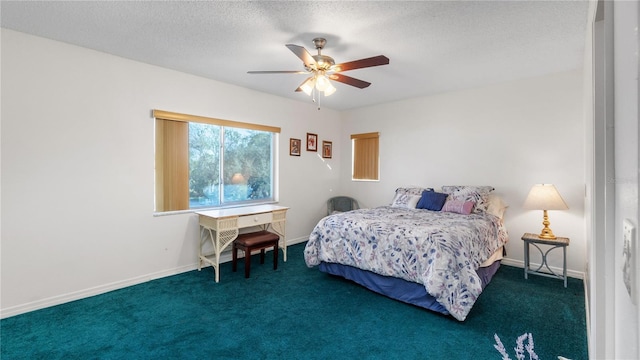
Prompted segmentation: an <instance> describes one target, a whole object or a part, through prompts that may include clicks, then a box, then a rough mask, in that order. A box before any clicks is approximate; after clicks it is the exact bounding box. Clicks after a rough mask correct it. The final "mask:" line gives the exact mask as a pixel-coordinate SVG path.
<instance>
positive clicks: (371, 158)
mask: <svg viewBox="0 0 640 360" xmlns="http://www.w3.org/2000/svg"><path fill="white" fill-rule="evenodd" d="M379 138H380V133H377V132H373V133H365V134H353V135H351V147H352V154H353V155H352V156H353V157H352V164H353V167H352V172H351V178H352V180H380V171H379V163H380V159H379V151H380V145H379Z"/></svg>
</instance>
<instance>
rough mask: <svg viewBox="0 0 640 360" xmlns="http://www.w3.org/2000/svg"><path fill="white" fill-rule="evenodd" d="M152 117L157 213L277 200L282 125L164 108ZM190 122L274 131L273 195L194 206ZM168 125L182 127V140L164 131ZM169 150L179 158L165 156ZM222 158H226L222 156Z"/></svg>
mask: <svg viewBox="0 0 640 360" xmlns="http://www.w3.org/2000/svg"><path fill="white" fill-rule="evenodd" d="M152 116H153V118H154V120H155V182H154V186H155V195H154V213H155V214H158V215H163V214H171V213H182V212H194V211H202V210H206V209H221V208H231V207H239V206H247V205H255V204H264V203H274V202H277V196H278V171H277V166H278V165H277V164H278V161H277V159H278V141H279V134H280V128H279V127H275V126H268V125H259V124H252V123H245V122H238V121H232V120H223V119H216V118H209V117H204V116H197V115H189V114H181V113H175V112H170V111H164V110H153V111H152ZM189 123H203V124H209V125H214V126H220V127H221V128H222V129H221V130H222V132H223V133H224V128H237V129H247V130H258V131H265V132H271V133H273V134H272V141H271V152H272V158H271V162H272V164H271V173H270V174H271V183H272V193H271V197H270V198H268V199H260V200H251V201H246V200H245V201H236V202H227V203H223V204H220V205H211V206H203V207H197V208H196V207H193V208H192V207H191V205H190V201H189V179H190V174H189ZM166 126H169V127H175V128H181V127H182V128H183V129H182V130H180V131H179V132H180V133H179V135H178V136H179V139H175V138H172V136H173V135H171V134H169V135H167V133H166V132H165V130H166V129H165V127H166ZM184 129H186V130H184ZM170 131H172V130H170ZM174 142H175V143H174ZM166 153H171V154H172V155H175V156H176V157H177V158H175V159H173V158H172V157H167V156H165V155H166ZM221 161H224V160H223V159H221ZM222 166H224V165H222ZM176 199H178V200H176ZM185 199H186V200H185ZM185 201H186V203H185Z"/></svg>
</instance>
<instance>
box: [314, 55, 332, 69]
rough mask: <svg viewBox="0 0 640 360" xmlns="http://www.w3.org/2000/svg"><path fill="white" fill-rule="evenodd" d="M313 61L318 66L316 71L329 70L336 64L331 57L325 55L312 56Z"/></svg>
mask: <svg viewBox="0 0 640 360" xmlns="http://www.w3.org/2000/svg"><path fill="white" fill-rule="evenodd" d="M313 59H314V60H315V61H316V63H317V64H318V70H329V68H331V67H332V66H333V65H335V64H336V62H335V61H334V60H333V58H332V57H331V56H327V55H313Z"/></svg>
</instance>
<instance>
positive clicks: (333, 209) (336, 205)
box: [327, 196, 360, 215]
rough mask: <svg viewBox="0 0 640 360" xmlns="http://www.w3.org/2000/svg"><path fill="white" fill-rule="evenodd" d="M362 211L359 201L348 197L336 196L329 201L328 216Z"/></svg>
mask: <svg viewBox="0 0 640 360" xmlns="http://www.w3.org/2000/svg"><path fill="white" fill-rule="evenodd" d="M356 209H360V205H359V204H358V200H356V199H354V198H352V197H348V196H336V197H332V198H331V199H329V200H327V215H331V214H334V213H338V212H345V211H350V210H356Z"/></svg>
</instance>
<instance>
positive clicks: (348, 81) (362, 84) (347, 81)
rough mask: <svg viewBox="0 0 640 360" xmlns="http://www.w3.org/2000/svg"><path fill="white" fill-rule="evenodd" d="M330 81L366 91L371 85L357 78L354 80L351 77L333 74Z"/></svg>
mask: <svg viewBox="0 0 640 360" xmlns="http://www.w3.org/2000/svg"><path fill="white" fill-rule="evenodd" d="M329 79H331V80H335V81H339V82H341V83H343V84H347V85H351V86H355V87H357V88H359V89H364V88H366V87H367V86H369V85H371V83H370V82H366V81H362V80H359V79H356V78H352V77H350V76H346V75H342V74H331V75H329Z"/></svg>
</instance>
